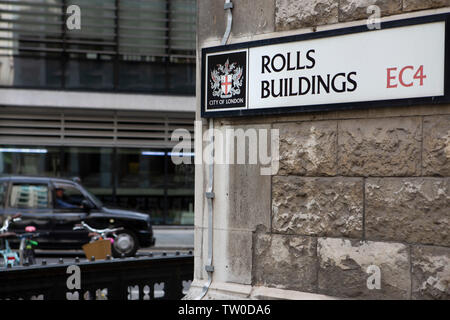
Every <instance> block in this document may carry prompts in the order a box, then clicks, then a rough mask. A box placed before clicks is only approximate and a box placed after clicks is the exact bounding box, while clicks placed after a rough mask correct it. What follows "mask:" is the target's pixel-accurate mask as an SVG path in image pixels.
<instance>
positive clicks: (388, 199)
mask: <svg viewBox="0 0 450 320" xmlns="http://www.w3.org/2000/svg"><path fill="white" fill-rule="evenodd" d="M365 188H366V196H365V201H366V205H365V208H366V211H365V230H366V238H367V239H369V240H390V241H402V242H409V243H421V244H434V245H442V246H450V235H449V232H448V231H449V230H450V210H449V208H450V178H370V179H367V181H366V187H365Z"/></svg>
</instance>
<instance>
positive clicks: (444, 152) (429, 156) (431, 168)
mask: <svg viewBox="0 0 450 320" xmlns="http://www.w3.org/2000/svg"><path fill="white" fill-rule="evenodd" d="M422 163H423V175H430V176H431V175H439V176H447V177H448V176H450V115H445V116H432V117H425V118H424V121H423V155H422Z"/></svg>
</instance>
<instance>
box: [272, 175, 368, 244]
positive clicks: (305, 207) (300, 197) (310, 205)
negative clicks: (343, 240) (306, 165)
mask: <svg viewBox="0 0 450 320" xmlns="http://www.w3.org/2000/svg"><path fill="white" fill-rule="evenodd" d="M363 189H364V188H363V179H362V178H341V177H339V178H304V177H296V176H289V177H274V178H273V184H272V229H273V231H275V232H278V233H288V234H298V235H311V236H334V237H338V236H344V237H350V238H361V237H362V224H363V223H362V221H363Z"/></svg>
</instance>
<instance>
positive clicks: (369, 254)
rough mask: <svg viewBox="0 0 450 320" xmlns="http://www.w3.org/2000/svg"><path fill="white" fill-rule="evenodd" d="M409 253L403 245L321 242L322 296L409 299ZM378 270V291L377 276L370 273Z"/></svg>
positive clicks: (329, 240)
mask: <svg viewBox="0 0 450 320" xmlns="http://www.w3.org/2000/svg"><path fill="white" fill-rule="evenodd" d="M408 251H409V249H408V247H407V246H405V245H403V244H400V243H386V242H372V241H364V242H362V241H354V240H345V239H335V238H319V240H318V248H317V252H318V253H317V255H318V259H319V279H318V280H319V293H322V294H327V295H331V296H337V297H344V298H354V299H409V297H410V290H411V277H410V272H409V269H410V264H409V257H408ZM369 267H370V268H372V269H369ZM376 268H378V269H377V270H378V271H379V273H378V275H379V280H380V281H379V284H380V286H379V289H377V286H376V281H375V280H374V278H373V277H375V276H377V274H376V273H375V272H374V271H371V270H376ZM368 282H369V285H368Z"/></svg>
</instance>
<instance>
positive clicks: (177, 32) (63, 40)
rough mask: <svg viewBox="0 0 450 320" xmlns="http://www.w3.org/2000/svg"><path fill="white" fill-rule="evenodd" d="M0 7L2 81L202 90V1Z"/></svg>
mask: <svg viewBox="0 0 450 320" xmlns="http://www.w3.org/2000/svg"><path fill="white" fill-rule="evenodd" d="M71 5H77V6H79V7H80V11H81V15H80V17H81V29H79V30H77V29H74V30H70V29H68V28H67V21H68V19H70V18H71V17H73V14H71V13H70V11H69V14H68V13H67V8H69V7H70V6H71ZM0 13H1V15H0V86H2V87H10V86H12V87H16V88H46V89H65V90H95V91H99V90H100V91H113V90H114V91H115V92H145V93H165V94H174V95H186V94H187V95H194V93H195V46H196V42H195V41H196V32H195V28H196V1H195V0H33V1H11V0H7V1H3V0H0ZM69 21H70V20H69ZM31 75H32V76H31Z"/></svg>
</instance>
